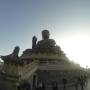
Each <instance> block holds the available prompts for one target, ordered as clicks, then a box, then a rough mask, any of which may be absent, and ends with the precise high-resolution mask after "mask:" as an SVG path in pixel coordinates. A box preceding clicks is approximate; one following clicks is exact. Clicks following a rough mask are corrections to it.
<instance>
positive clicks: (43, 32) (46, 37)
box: [42, 30, 50, 40]
mask: <svg viewBox="0 0 90 90" xmlns="http://www.w3.org/2000/svg"><path fill="white" fill-rule="evenodd" d="M49 35H50V33H49V31H48V30H43V31H42V39H43V40H45V39H49Z"/></svg>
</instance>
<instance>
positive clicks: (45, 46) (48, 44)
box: [34, 30, 56, 53]
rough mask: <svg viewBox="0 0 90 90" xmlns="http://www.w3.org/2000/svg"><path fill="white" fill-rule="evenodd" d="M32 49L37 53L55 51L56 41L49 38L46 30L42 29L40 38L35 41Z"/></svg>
mask: <svg viewBox="0 0 90 90" xmlns="http://www.w3.org/2000/svg"><path fill="white" fill-rule="evenodd" d="M34 51H35V52H39V53H56V42H55V40H53V39H50V33H49V31H48V30H43V31H42V40H40V41H38V42H37V44H36V46H35V50H34Z"/></svg>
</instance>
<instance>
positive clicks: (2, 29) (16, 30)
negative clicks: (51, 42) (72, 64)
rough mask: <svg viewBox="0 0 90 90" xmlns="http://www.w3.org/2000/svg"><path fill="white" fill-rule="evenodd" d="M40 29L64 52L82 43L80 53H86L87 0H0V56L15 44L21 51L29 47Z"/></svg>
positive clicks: (88, 37) (89, 28) (89, 9)
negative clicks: (47, 31)
mask: <svg viewBox="0 0 90 90" xmlns="http://www.w3.org/2000/svg"><path fill="white" fill-rule="evenodd" d="M43 29H48V30H49V31H50V33H51V38H54V39H55V40H56V42H57V44H58V45H60V46H61V48H62V49H63V50H64V51H65V50H66V51H65V53H67V54H72V52H70V49H71V51H73V52H74V49H75V50H76V51H75V52H78V48H79V47H78V45H79V46H82V44H85V45H84V46H82V48H80V50H81V52H84V53H86V52H88V51H89V50H90V47H89V46H90V0H0V55H6V54H9V53H11V52H12V50H13V48H14V47H15V46H17V45H18V46H20V49H21V51H23V50H25V49H26V48H31V46H32V45H31V42H32V36H33V35H36V36H37V38H38V40H40V39H41V31H42V30H43ZM70 45H71V46H70ZM87 45H88V46H87ZM85 47H86V48H87V47H88V48H87V49H88V51H87V49H85ZM67 49H68V50H67ZM85 50H86V51H85ZM75 52H74V53H73V55H74V54H75ZM84 53H83V54H84ZM79 54H80V53H79ZM79 54H78V55H79ZM87 54H88V55H89V54H90V52H88V53H87ZM79 56H80V55H79ZM81 56H82V55H81ZM73 59H74V60H75V59H76V58H73ZM87 59H90V58H87Z"/></svg>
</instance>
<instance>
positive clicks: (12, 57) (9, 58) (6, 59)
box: [1, 46, 20, 63]
mask: <svg viewBox="0 0 90 90" xmlns="http://www.w3.org/2000/svg"><path fill="white" fill-rule="evenodd" d="M19 49H20V48H19V47H18V46H16V47H15V48H14V50H13V52H12V54H9V55H6V56H1V59H2V60H3V61H4V63H8V62H13V61H15V60H17V59H18V54H19Z"/></svg>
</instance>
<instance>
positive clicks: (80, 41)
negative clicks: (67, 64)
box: [60, 35, 90, 67]
mask: <svg viewBox="0 0 90 90" xmlns="http://www.w3.org/2000/svg"><path fill="white" fill-rule="evenodd" d="M89 39H90V37H89V36H87V35H77V36H68V37H66V38H64V39H62V41H61V43H60V46H61V48H62V50H63V51H64V52H65V53H66V55H67V56H68V57H69V59H70V60H73V61H74V62H76V63H79V64H80V65H81V66H82V67H86V66H88V67H90V40H89Z"/></svg>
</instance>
